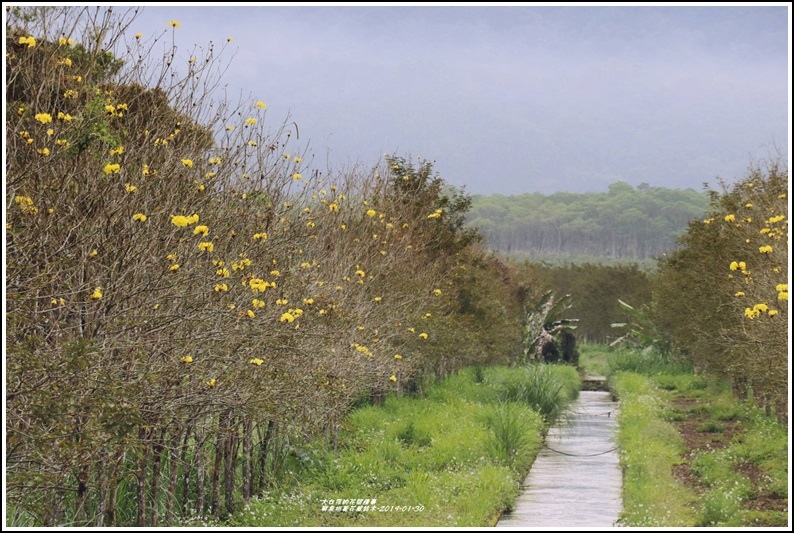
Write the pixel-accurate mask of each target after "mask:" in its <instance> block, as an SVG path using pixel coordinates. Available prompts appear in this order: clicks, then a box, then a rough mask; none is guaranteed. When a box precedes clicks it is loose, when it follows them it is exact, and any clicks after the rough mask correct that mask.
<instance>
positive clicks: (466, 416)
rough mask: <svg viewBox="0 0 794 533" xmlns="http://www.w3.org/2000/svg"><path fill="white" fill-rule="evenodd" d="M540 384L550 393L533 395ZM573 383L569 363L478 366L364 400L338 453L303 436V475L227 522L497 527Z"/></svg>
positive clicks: (340, 441)
mask: <svg viewBox="0 0 794 533" xmlns="http://www.w3.org/2000/svg"><path fill="white" fill-rule="evenodd" d="M536 386H542V387H543V388H544V391H543V392H541V393H538V394H532V393H530V392H529V390H530V389H532V388H533V387H536ZM576 390H578V375H577V374H576V371H575V370H574V369H573V368H571V367H565V366H562V365H559V366H558V365H550V366H548V367H545V366H537V367H534V366H533V367H529V368H506V367H496V368H482V367H480V368H471V369H466V370H464V371H461V372H460V373H459V374H457V375H455V376H452V377H450V378H447V379H446V380H444V381H442V382H437V383H435V384H433V385H431V386H429V388H428V390H427V393H426V395H425V397H423V398H409V397H395V396H391V397H389V398H387V399H386V401H385V402H384V405H382V406H364V407H360V408H358V409H356V410H355V411H353V412H352V413H351V414H350V416H349V417H348V419H347V421H346V426H345V429H344V431H343V432H342V434H340V435H339V439H338V447H337V449H336V451H332V450H331V448H330V447H329V446H328V445H327V443H324V442H321V441H313V442H310V443H307V444H306V445H305V448H306V449H305V450H303V452H302V453H303V455H306V456H310V457H312V461H311V465H309V464H308V463H307V464H306V465H304V466H303V467H302V468H301V469H299V470H298V471H296V472H295V479H296V480H297V481H296V482H295V483H293V484H288V485H284V486H282V487H281V488H280V489H278V490H276V489H274V490H271V491H270V492H268V493H266V494H263V495H261V497H259V498H257V499H255V500H253V501H252V502H251V504H250V505H249V506H247V507H246V508H245V509H243V510H241V511H240V512H237V513H235V514H234V515H233V516H232V517H231V518H230V520H229V521H228V524H227V525H231V526H245V527H351V526H366V527H394V526H402V527H432V526H458V527H483V526H490V525H493V524H495V522H496V520H497V519H498V517H499V516H500V514H501V513H502V511H504V510H507V509H509V508H510V507H511V506H512V505H513V503H514V502H515V499H516V497H517V496H518V492H519V484H520V481H521V480H522V479H523V477H524V476H525V475H526V473H527V472H528V470H529V468H530V466H531V464H532V462H533V461H534V458H535V456H536V455H537V453H538V450H539V448H540V445H541V442H542V438H543V435H544V434H545V431H546V429H547V427H548V426H547V425H548V421H549V420H551V419H552V418H553V417H556V416H560V414H561V412H562V405H563V404H567V403H568V402H570V401H571V399H573V398H575V392H574V391H576ZM550 398H553V399H554V401H556V402H558V403H559V404H560V405H557V406H554V405H551V404H550V402H551V401H552V400H550ZM541 410H542V411H543V412H541ZM337 500H341V502H343V501H344V500H348V503H347V504H346V505H348V509H347V510H344V511H342V510H329V506H331V505H333V506H334V507H336V506H337V503H336V502H337ZM359 500H360V501H361V502H359ZM364 500H369V509H368V510H364V506H365V505H367V504H364V503H363V502H364ZM373 500H374V501H375V503H374V505H373V504H372V501H373ZM332 501H333V503H332ZM351 501H352V502H355V503H354V504H352V505H351V504H350V502H351ZM341 502H340V505H342V506H344V505H345V504H344V503H341ZM359 507H361V509H360V510H357V509H358V508H359Z"/></svg>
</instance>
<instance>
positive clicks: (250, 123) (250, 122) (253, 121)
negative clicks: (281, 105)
mask: <svg viewBox="0 0 794 533" xmlns="http://www.w3.org/2000/svg"><path fill="white" fill-rule="evenodd" d="M254 124H256V119H255V118H254V117H248V118H247V119H245V125H246V126H253V125H254Z"/></svg>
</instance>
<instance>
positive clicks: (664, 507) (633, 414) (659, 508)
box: [611, 372, 696, 527]
mask: <svg viewBox="0 0 794 533" xmlns="http://www.w3.org/2000/svg"><path fill="white" fill-rule="evenodd" d="M611 383H612V386H613V388H614V390H615V391H616V392H617V394H618V396H619V397H620V412H619V414H618V449H619V450H620V464H621V467H622V468H623V471H624V480H623V510H622V512H621V516H620V523H621V524H622V525H624V526H633V527H681V526H694V525H695V522H696V517H695V514H694V512H693V510H692V508H691V507H690V504H691V503H693V502H694V501H695V495H694V494H693V493H692V492H691V491H690V490H689V489H687V488H686V487H685V486H684V485H682V484H680V483H679V482H678V481H677V480H676V479H675V477H674V476H673V473H672V471H673V465H675V464H677V463H678V462H679V454H680V453H681V452H682V451H683V442H682V441H681V437H680V435H679V434H678V432H677V431H676V429H675V427H673V426H672V425H671V424H670V423H669V422H667V421H666V417H667V414H666V412H665V411H666V409H665V402H664V400H663V398H662V395H661V392H662V391H661V390H660V389H659V388H658V387H656V385H655V384H654V383H653V381H652V380H651V379H650V378H648V377H646V376H642V375H639V374H636V373H629V372H621V373H619V374H616V375H615V376H614V379H613V380H612V381H611Z"/></svg>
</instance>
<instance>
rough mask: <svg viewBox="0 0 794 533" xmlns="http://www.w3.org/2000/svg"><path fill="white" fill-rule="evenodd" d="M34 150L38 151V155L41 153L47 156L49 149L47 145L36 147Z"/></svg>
mask: <svg viewBox="0 0 794 533" xmlns="http://www.w3.org/2000/svg"><path fill="white" fill-rule="evenodd" d="M36 151H37V152H38V153H39V155H43V156H45V157H46V156H48V155H50V149H49V148H47V147H44V148H40V149H38V150H36Z"/></svg>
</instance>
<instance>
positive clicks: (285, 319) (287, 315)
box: [279, 313, 295, 323]
mask: <svg viewBox="0 0 794 533" xmlns="http://www.w3.org/2000/svg"><path fill="white" fill-rule="evenodd" d="M294 320H295V317H294V316H293V315H292V314H290V313H284V314H283V315H281V318H280V319H279V322H287V323H291V322H292V321H294Z"/></svg>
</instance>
